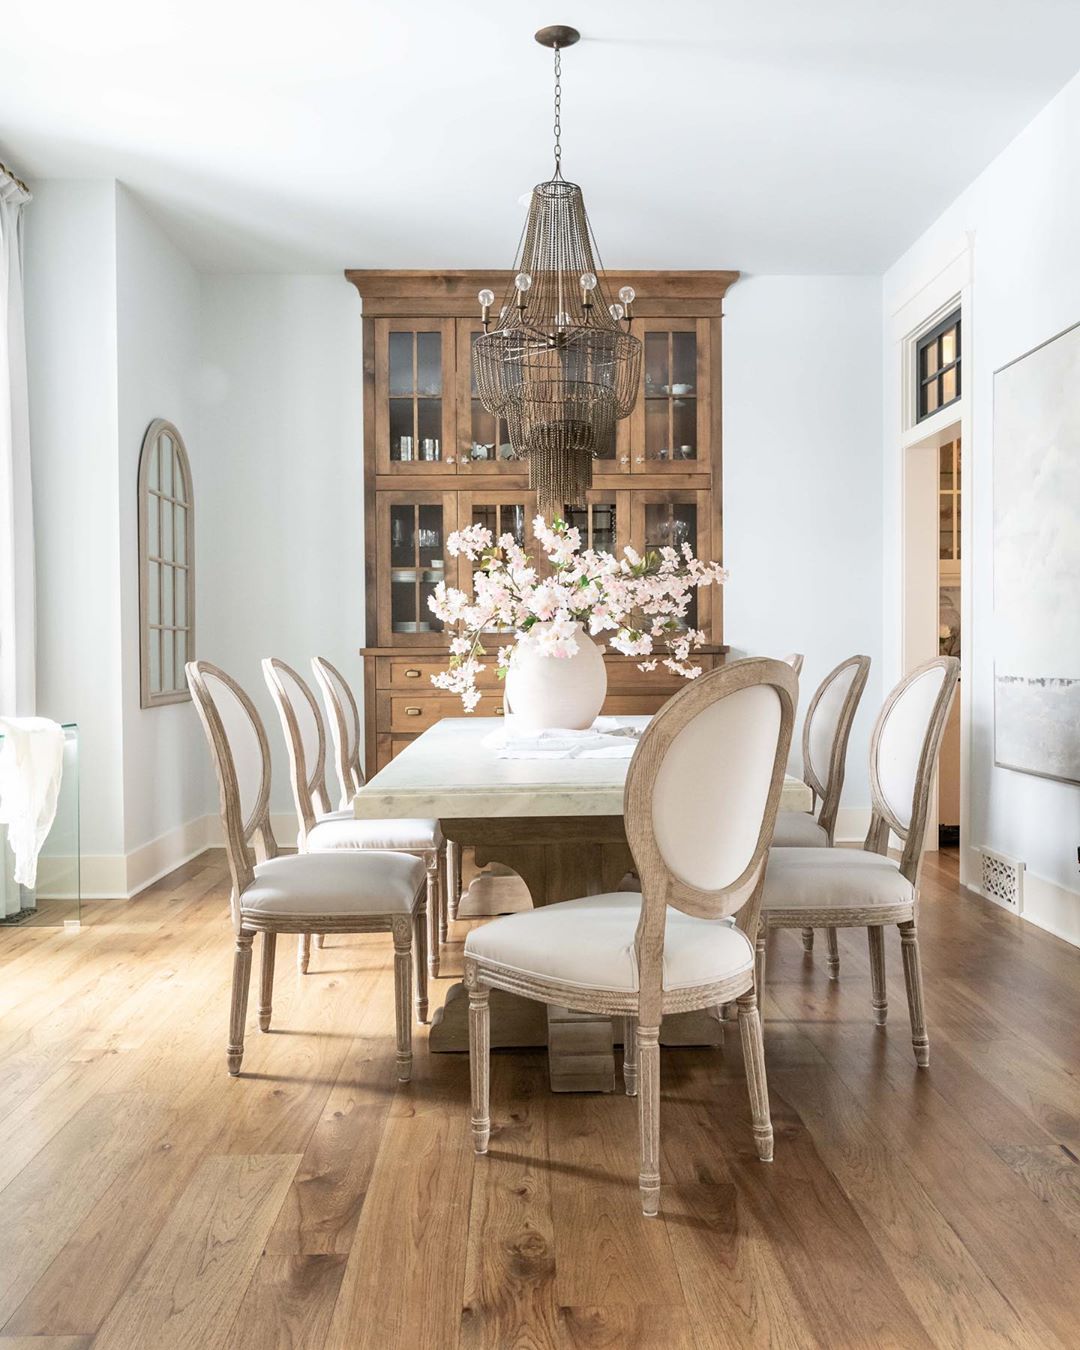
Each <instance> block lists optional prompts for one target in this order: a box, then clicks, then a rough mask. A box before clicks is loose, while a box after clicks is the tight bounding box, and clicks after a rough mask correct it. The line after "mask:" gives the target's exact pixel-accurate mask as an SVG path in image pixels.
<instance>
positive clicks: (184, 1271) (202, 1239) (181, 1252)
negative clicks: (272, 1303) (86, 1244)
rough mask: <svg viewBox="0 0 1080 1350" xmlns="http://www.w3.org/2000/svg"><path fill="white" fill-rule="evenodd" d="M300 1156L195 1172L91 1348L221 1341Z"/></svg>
mask: <svg viewBox="0 0 1080 1350" xmlns="http://www.w3.org/2000/svg"><path fill="white" fill-rule="evenodd" d="M299 1162H300V1155H299V1154H296V1153H293V1154H274V1155H266V1156H261V1157H260V1156H244V1155H240V1154H229V1155H218V1156H214V1157H210V1158H207V1159H205V1160H204V1161H203V1162H202V1163H201V1164H200V1165H199V1167H198V1168H197V1169H196V1170H195V1172H194V1174H193V1175H192V1177H191V1180H190V1181H189V1183H188V1185H187V1187H186V1188H185V1190H184V1192H183V1194H182V1195H181V1197H180V1199H179V1201H178V1202H177V1204H176V1205H175V1207H174V1208H173V1209H172V1211H171V1212H170V1214H169V1217H168V1219H167V1220H166V1222H165V1224H164V1226H163V1228H162V1229H161V1232H160V1233H159V1234H158V1236H157V1238H156V1240H155V1242H154V1244H153V1246H152V1247H151V1248H150V1251H149V1252H148V1254H147V1256H146V1259H145V1260H144V1261H143V1263H142V1265H141V1266H140V1267H139V1269H138V1271H137V1272H136V1274H135V1276H134V1278H133V1279H132V1281H131V1283H130V1284H129V1286H128V1288H127V1289H126V1290H125V1292H124V1294H123V1295H122V1296H121V1297H120V1299H119V1300H118V1301H117V1303H116V1305H115V1306H114V1308H113V1310H112V1312H111V1313H110V1314H109V1316H108V1317H107V1318H106V1319H105V1322H104V1324H103V1325H102V1328H101V1330H100V1331H99V1332H98V1334H97V1337H96V1338H95V1340H94V1347H95V1350H141V1348H142V1347H149V1346H153V1347H154V1350H213V1347H216V1346H223V1345H224V1344H225V1343H226V1340H227V1338H228V1335H229V1329H230V1326H231V1324H232V1321H233V1318H234V1317H235V1316H236V1313H237V1311H238V1309H239V1308H240V1306H241V1304H242V1302H243V1298H244V1293H245V1290H246V1288H247V1285H248V1282H249V1280H250V1279H251V1278H252V1275H253V1274H254V1272H255V1268H256V1266H257V1264H258V1261H259V1256H260V1253H261V1252H262V1245H263V1242H264V1241H265V1239H266V1235H267V1233H268V1232H269V1231H270V1228H271V1225H272V1224H273V1221H274V1218H275V1216H276V1214H277V1211H278V1209H279V1207H280V1205H281V1202H282V1200H283V1199H284V1198H285V1192H286V1191H287V1190H288V1187H289V1183H290V1181H291V1180H292V1177H293V1173H294V1172H295V1171H296V1168H297V1165H298V1164H299Z"/></svg>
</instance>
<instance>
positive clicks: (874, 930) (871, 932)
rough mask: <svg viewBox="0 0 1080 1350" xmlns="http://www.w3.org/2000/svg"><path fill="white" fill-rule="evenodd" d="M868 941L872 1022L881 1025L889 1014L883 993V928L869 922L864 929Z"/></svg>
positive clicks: (887, 1001) (886, 999)
mask: <svg viewBox="0 0 1080 1350" xmlns="http://www.w3.org/2000/svg"><path fill="white" fill-rule="evenodd" d="M866 936H867V939H868V941H869V943H870V997H871V1003H872V1004H873V1008H874V1022H875V1024H876V1025H877V1026H879V1027H883V1026H884V1025H885V1019H886V1018H887V1017H888V1015H889V1000H888V998H887V996H886V994H885V929H884V928H883V927H882V926H881V924H879V923H876V924H871V925H870V927H869V928H867V930H866Z"/></svg>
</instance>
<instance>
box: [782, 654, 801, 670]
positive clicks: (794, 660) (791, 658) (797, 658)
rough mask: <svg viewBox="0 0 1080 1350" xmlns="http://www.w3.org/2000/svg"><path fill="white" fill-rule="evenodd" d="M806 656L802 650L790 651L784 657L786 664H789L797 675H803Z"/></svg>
mask: <svg viewBox="0 0 1080 1350" xmlns="http://www.w3.org/2000/svg"><path fill="white" fill-rule="evenodd" d="M805 659H806V658H805V657H804V656H803V654H802V652H788V654H787V656H785V657H784V663H785V665H789V666H790V667H791V669H792V670H793V671H794V672H795V674H796V675H802V668H803V661H804V660H805Z"/></svg>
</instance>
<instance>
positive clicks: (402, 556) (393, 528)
mask: <svg viewBox="0 0 1080 1350" xmlns="http://www.w3.org/2000/svg"><path fill="white" fill-rule="evenodd" d="M415 562H416V508H415V507H414V506H392V507H391V508H390V563H391V565H392V566H393V567H409V566H411V565H413V564H415Z"/></svg>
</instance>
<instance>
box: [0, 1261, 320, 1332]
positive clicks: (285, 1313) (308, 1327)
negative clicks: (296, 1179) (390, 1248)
mask: <svg viewBox="0 0 1080 1350" xmlns="http://www.w3.org/2000/svg"><path fill="white" fill-rule="evenodd" d="M345 1261H346V1257H345V1256H343V1255H341V1254H339V1253H336V1252H332V1253H326V1254H323V1255H305V1256H268V1255H266V1254H265V1253H264V1254H263V1255H262V1256H261V1257H260V1258H259V1261H258V1264H257V1265H256V1267H255V1274H254V1275H253V1276H252V1279H251V1282H250V1283H249V1285H248V1287H247V1293H246V1294H245V1295H244V1301H243V1303H241V1305H240V1308H239V1311H238V1312H237V1314H236V1317H235V1318H234V1319H233V1324H232V1327H231V1328H230V1331H229V1336H228V1339H227V1340H226V1342H225V1350H322V1347H323V1346H324V1345H325V1344H326V1334H327V1331H328V1330H329V1327H330V1318H331V1317H332V1315H333V1312H334V1303H335V1301H336V1300H337V1296H338V1290H339V1289H340V1287H341V1278H342V1276H343V1275H344V1274H345ZM0 1350H3V1348H2V1347H0Z"/></svg>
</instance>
